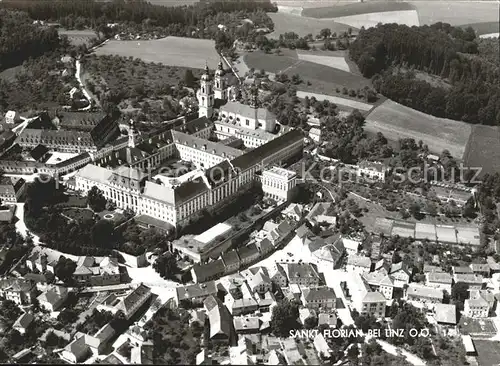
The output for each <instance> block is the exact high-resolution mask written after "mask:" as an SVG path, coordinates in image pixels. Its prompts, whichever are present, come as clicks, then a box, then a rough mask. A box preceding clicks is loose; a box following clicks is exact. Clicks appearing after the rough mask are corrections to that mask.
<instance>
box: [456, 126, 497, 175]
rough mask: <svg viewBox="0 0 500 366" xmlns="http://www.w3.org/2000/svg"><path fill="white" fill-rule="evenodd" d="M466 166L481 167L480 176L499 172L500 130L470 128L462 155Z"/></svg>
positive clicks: (479, 127) (481, 127) (488, 127)
mask: <svg viewBox="0 0 500 366" xmlns="http://www.w3.org/2000/svg"><path fill="white" fill-rule="evenodd" d="M464 162H465V165H466V166H470V167H482V168H483V169H482V172H481V175H483V174H485V173H493V172H498V171H500V130H499V128H498V127H494V126H482V125H475V126H473V127H472V133H471V135H470V139H469V142H468V144H467V149H466V151H465V154H464Z"/></svg>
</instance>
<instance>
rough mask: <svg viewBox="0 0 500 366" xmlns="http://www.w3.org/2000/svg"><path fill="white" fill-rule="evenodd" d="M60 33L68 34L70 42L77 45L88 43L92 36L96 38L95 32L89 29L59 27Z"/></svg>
mask: <svg viewBox="0 0 500 366" xmlns="http://www.w3.org/2000/svg"><path fill="white" fill-rule="evenodd" d="M58 32H59V34H60V35H64V36H68V39H69V41H70V43H71V44H72V45H74V46H79V45H81V44H87V45H88V44H90V40H91V39H92V38H97V35H96V33H95V32H94V31H93V30H91V29H84V30H65V29H60V30H59V31H58Z"/></svg>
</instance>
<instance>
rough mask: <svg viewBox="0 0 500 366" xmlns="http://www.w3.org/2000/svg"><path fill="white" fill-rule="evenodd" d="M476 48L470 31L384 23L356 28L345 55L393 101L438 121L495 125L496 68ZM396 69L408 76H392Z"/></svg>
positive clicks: (499, 89)
mask: <svg viewBox="0 0 500 366" xmlns="http://www.w3.org/2000/svg"><path fill="white" fill-rule="evenodd" d="M478 43H479V41H478V40H476V35H475V33H474V30H473V29H472V28H467V29H465V30H462V29H461V28H455V27H451V26H450V25H449V24H445V23H436V24H434V25H432V26H421V27H411V28H410V27H408V26H405V25H397V24H384V25H378V26H377V27H374V28H369V29H361V31H360V33H359V36H358V37H357V39H356V41H354V42H353V43H352V44H351V45H350V48H349V55H350V57H351V59H352V60H353V61H355V62H356V63H357V65H358V67H359V69H360V71H361V72H362V73H363V75H364V76H365V77H371V78H373V85H374V87H375V89H376V90H377V91H378V92H380V93H381V94H383V95H385V96H386V97H388V98H391V99H393V100H395V101H396V102H399V103H401V104H404V105H407V106H409V107H412V108H414V109H417V110H420V111H422V112H424V113H429V114H432V115H435V116H437V117H445V118H450V119H455V120H462V121H465V122H468V123H473V124H487V125H498V124H500V86H499V83H498V81H499V68H498V65H496V64H494V63H492V62H491V61H490V59H491V58H490V57H488V58H483V57H481V54H480V53H479V47H478ZM400 67H404V68H406V69H408V72H399V71H397V72H396V69H398V70H399V68H400ZM417 72H418V73H427V74H431V75H436V76H439V77H440V78H442V79H443V80H446V81H447V82H449V83H450V84H451V87H450V88H444V87H442V86H437V85H433V84H431V83H429V82H428V81H426V80H422V79H419V78H418V77H417V75H416V74H417Z"/></svg>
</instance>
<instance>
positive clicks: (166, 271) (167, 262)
mask: <svg viewBox="0 0 500 366" xmlns="http://www.w3.org/2000/svg"><path fill="white" fill-rule="evenodd" d="M153 268H154V269H155V271H156V272H158V273H159V274H160V276H161V277H163V278H169V279H173V278H175V275H176V274H178V273H179V267H178V266H177V260H176V259H175V256H174V255H173V254H172V253H169V252H167V253H165V254H163V255H161V256H159V257H158V259H156V262H154V264H153Z"/></svg>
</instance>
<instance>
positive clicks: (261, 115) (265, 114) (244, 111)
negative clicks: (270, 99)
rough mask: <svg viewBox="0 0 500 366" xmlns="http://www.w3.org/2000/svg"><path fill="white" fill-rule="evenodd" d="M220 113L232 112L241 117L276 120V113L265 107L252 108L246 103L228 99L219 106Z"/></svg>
mask: <svg viewBox="0 0 500 366" xmlns="http://www.w3.org/2000/svg"><path fill="white" fill-rule="evenodd" d="M220 110H221V113H224V112H225V113H234V114H239V115H241V116H243V117H248V118H257V119H259V120H266V121H269V120H272V121H274V120H276V115H275V114H274V113H272V112H270V111H268V110H267V108H253V107H251V106H249V105H247V104H243V103H240V102H232V101H229V102H227V103H226V104H225V105H223V106H221V108H220Z"/></svg>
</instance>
